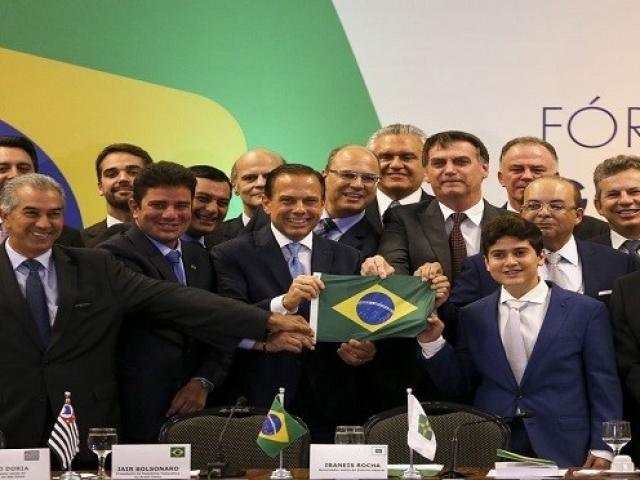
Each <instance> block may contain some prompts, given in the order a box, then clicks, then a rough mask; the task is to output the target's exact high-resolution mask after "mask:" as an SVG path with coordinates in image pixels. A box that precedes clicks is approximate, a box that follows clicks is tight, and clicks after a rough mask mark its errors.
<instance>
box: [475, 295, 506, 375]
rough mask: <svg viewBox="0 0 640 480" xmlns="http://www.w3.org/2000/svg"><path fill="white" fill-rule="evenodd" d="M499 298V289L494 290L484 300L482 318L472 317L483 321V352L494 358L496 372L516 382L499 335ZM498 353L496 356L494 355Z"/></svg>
mask: <svg viewBox="0 0 640 480" xmlns="http://www.w3.org/2000/svg"><path fill="white" fill-rule="evenodd" d="M499 300H500V290H499V289H498V290H496V291H495V292H494V293H492V294H491V295H490V296H489V297H487V301H486V302H485V307H484V311H483V314H482V318H480V319H474V321H479V322H482V323H484V329H483V330H484V331H485V332H486V333H487V335H486V337H485V342H486V343H485V345H486V346H487V348H486V350H485V353H486V355H487V358H496V362H495V368H496V373H499V374H501V375H502V376H503V377H504V378H505V379H507V382H509V383H514V384H515V383H516V378H515V377H514V375H513V372H512V371H511V365H510V364H509V360H508V359H507V353H506V352H505V350H504V345H503V344H502V337H501V336H500V312H499V309H498V302H499ZM494 352H495V355H498V356H499V358H497V357H496V356H495V355H494Z"/></svg>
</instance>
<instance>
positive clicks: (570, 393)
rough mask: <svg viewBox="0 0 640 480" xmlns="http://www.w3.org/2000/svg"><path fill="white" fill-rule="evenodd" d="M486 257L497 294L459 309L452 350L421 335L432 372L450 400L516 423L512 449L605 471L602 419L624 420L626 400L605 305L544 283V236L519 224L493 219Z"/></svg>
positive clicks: (434, 335) (435, 334) (485, 237)
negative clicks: (467, 401)
mask: <svg viewBox="0 0 640 480" xmlns="http://www.w3.org/2000/svg"><path fill="white" fill-rule="evenodd" d="M525 204H526V200H525ZM482 254H483V257H484V262H485V265H486V269H487V270H488V271H489V272H490V274H491V276H492V277H493V279H494V280H495V281H496V282H497V283H498V284H499V285H500V288H499V290H497V291H495V292H494V293H493V294H491V295H489V296H488V297H486V298H483V299H482V300H479V301H477V302H474V303H472V304H471V305H469V306H467V307H465V308H463V309H462V310H461V311H460V327H459V328H460V331H461V332H462V334H461V335H460V342H459V343H458V345H457V346H456V349H455V351H454V349H453V348H452V346H451V345H449V344H448V343H447V342H446V341H445V340H444V339H443V338H442V335H441V334H442V332H443V330H444V324H443V323H442V322H441V321H440V320H439V319H438V318H437V316H432V317H431V318H430V319H429V322H430V324H431V328H430V329H428V330H425V331H424V332H423V333H421V334H420V335H419V336H418V342H419V343H420V345H421V348H422V355H423V357H424V359H425V361H424V364H425V366H426V370H427V372H428V373H429V375H430V376H431V378H432V379H433V380H434V381H435V382H436V384H437V385H438V386H440V387H441V388H443V389H445V390H447V391H449V392H451V393H452V394H464V393H469V392H473V393H474V406H476V407H477V408H480V409H482V410H485V411H487V412H491V413H493V414H495V415H499V416H505V417H515V418H514V420H513V421H511V422H510V424H511V425H510V427H511V439H510V445H509V449H510V450H512V451H514V452H516V453H521V454H524V455H530V456H536V457H542V458H548V459H551V460H554V461H555V462H556V463H557V464H558V466H560V467H569V466H576V465H584V466H585V467H587V468H608V467H609V465H610V460H611V457H612V456H611V453H610V452H609V451H608V448H607V447H606V445H605V444H604V443H603V441H602V422H603V421H605V420H610V419H612V418H621V415H622V395H621V391H620V383H619V381H618V376H617V372H616V365H615V357H614V351H613V340H612V334H611V327H610V322H609V316H608V314H607V310H606V308H605V306H604V305H603V304H602V303H600V302H598V301H596V300H594V299H592V298H589V297H586V296H584V295H578V294H576V293H574V292H569V291H567V290H564V289H562V288H559V287H558V286H555V285H553V284H551V283H546V282H544V281H543V280H542V279H541V278H540V277H539V275H538V267H539V266H540V265H542V263H543V262H544V254H543V252H542V235H541V232H540V230H539V229H538V228H537V227H536V226H535V225H533V224H531V223H529V222H527V221H526V220H524V219H522V218H518V217H516V216H505V217H501V218H497V219H495V220H493V221H491V222H489V223H488V224H487V225H486V226H485V227H484V228H483V232H482ZM568 386H570V388H568ZM519 414H528V416H527V417H526V418H522V417H518V415H519Z"/></svg>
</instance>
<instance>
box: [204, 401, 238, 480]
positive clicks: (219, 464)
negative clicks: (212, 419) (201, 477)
mask: <svg viewBox="0 0 640 480" xmlns="http://www.w3.org/2000/svg"><path fill="white" fill-rule="evenodd" d="M246 404H247V399H246V398H245V397H238V400H236V403H235V405H234V406H233V407H231V408H230V409H229V415H228V416H227V419H226V420H225V422H224V424H223V425H222V429H220V435H218V443H216V448H215V449H214V451H213V455H212V457H213V461H212V462H209V463H207V478H209V479H210V478H221V477H239V476H241V475H244V470H236V469H233V468H231V467H229V466H228V464H227V461H226V460H225V455H224V449H223V448H222V441H223V440H224V435H225V433H227V428H228V427H229V423H231V419H232V418H233V415H234V414H235V413H236V412H238V411H240V410H242V407H244V406H245V405H246Z"/></svg>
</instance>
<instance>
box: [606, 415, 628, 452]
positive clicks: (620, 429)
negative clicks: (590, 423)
mask: <svg viewBox="0 0 640 480" xmlns="http://www.w3.org/2000/svg"><path fill="white" fill-rule="evenodd" d="M602 440H604V443H606V444H607V445H609V447H611V450H613V455H614V456H616V455H618V454H619V453H620V449H621V448H622V447H624V446H625V445H626V444H627V443H629V440H631V427H630V426H629V422H625V421H624V420H614V421H611V422H602Z"/></svg>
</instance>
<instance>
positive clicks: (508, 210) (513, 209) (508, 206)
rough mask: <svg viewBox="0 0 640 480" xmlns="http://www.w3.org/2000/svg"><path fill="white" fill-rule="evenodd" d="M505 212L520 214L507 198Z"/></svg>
mask: <svg viewBox="0 0 640 480" xmlns="http://www.w3.org/2000/svg"><path fill="white" fill-rule="evenodd" d="M507 212H513V213H517V214H520V210H516V209H515V208H513V207H512V206H511V204H510V203H509V200H507Z"/></svg>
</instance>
